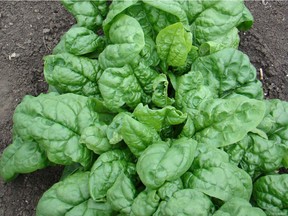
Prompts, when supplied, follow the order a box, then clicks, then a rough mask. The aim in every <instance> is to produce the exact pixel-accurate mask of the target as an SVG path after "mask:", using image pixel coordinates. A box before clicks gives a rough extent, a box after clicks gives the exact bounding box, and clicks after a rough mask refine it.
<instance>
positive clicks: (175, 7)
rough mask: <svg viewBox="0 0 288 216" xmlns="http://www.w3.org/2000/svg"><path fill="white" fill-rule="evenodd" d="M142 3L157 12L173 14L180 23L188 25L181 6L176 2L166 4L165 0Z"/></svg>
mask: <svg viewBox="0 0 288 216" xmlns="http://www.w3.org/2000/svg"><path fill="white" fill-rule="evenodd" d="M143 2H144V3H146V4H148V5H151V6H153V7H155V8H158V9H159V10H162V11H165V12H167V13H170V14H173V15H175V16H176V17H177V18H178V21H179V22H182V23H183V24H184V25H188V19H187V16H186V13H185V11H184V10H183V9H182V7H181V4H179V2H177V1H171V2H169V4H167V1H165V0H158V1H150V0H143Z"/></svg>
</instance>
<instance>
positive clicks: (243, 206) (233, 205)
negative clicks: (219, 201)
mask: <svg viewBox="0 0 288 216" xmlns="http://www.w3.org/2000/svg"><path fill="white" fill-rule="evenodd" d="M249 215H253V216H266V214H265V213H264V211H263V210H262V209H260V208H256V207H253V206H251V204H250V203H249V202H248V201H247V200H245V199H241V198H232V199H231V200H228V201H227V202H226V203H224V204H223V205H222V206H221V208H220V209H218V210H217V211H216V212H215V213H214V214H213V216H249Z"/></svg>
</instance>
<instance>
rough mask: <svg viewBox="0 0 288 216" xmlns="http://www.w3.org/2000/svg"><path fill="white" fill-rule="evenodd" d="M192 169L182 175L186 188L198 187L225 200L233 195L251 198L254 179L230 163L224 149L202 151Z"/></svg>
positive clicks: (199, 189)
mask: <svg viewBox="0 0 288 216" xmlns="http://www.w3.org/2000/svg"><path fill="white" fill-rule="evenodd" d="M211 150H212V151H211ZM190 170H191V172H186V173H185V174H184V175H183V176H182V181H183V184H184V187H185V188H193V189H197V190H198V191H201V192H203V193H205V194H207V195H209V196H212V197H215V198H217V199H220V200H223V201H228V200H229V199H231V198H233V197H240V198H243V199H246V200H249V199H250V196H251V193H252V179H251V178H250V176H249V175H248V174H247V173H246V172H245V171H244V170H242V169H240V168H238V167H237V166H235V165H232V164H231V163H229V157H228V155H227V154H226V153H225V152H224V151H221V150H219V149H215V148H214V150H213V148H212V149H211V148H208V149H206V150H205V151H203V152H200V154H199V155H198V156H197V157H196V158H195V160H194V162H193V164H192V167H191V169H190Z"/></svg>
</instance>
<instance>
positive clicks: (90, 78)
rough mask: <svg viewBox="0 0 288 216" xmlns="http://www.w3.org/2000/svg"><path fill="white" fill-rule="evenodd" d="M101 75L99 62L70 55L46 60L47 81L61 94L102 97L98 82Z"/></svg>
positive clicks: (53, 56) (52, 56)
mask: <svg viewBox="0 0 288 216" xmlns="http://www.w3.org/2000/svg"><path fill="white" fill-rule="evenodd" d="M101 73H102V71H101V69H100V66H99V63H98V61H97V60H92V59H88V58H85V57H76V56H74V55H72V54H69V53H61V54H57V55H49V56H46V57H45V58H44V76H45V80H46V81H47V82H48V84H49V85H52V86H53V87H54V88H55V89H56V90H57V91H58V92H59V93H74V94H80V95H84V96H100V91H99V89H98V84H97V81H98V79H99V77H100V76H101Z"/></svg>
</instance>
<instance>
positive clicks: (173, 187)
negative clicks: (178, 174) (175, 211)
mask: <svg viewBox="0 0 288 216" xmlns="http://www.w3.org/2000/svg"><path fill="white" fill-rule="evenodd" d="M182 189H183V183H182V180H181V179H180V178H179V179H176V180H174V181H171V182H165V183H164V184H163V185H162V186H161V187H160V188H159V189H158V190H157V193H158V195H159V197H160V198H161V200H166V201H167V200H169V199H170V198H171V197H172V195H173V194H174V193H175V192H176V191H179V190H182Z"/></svg>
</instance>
